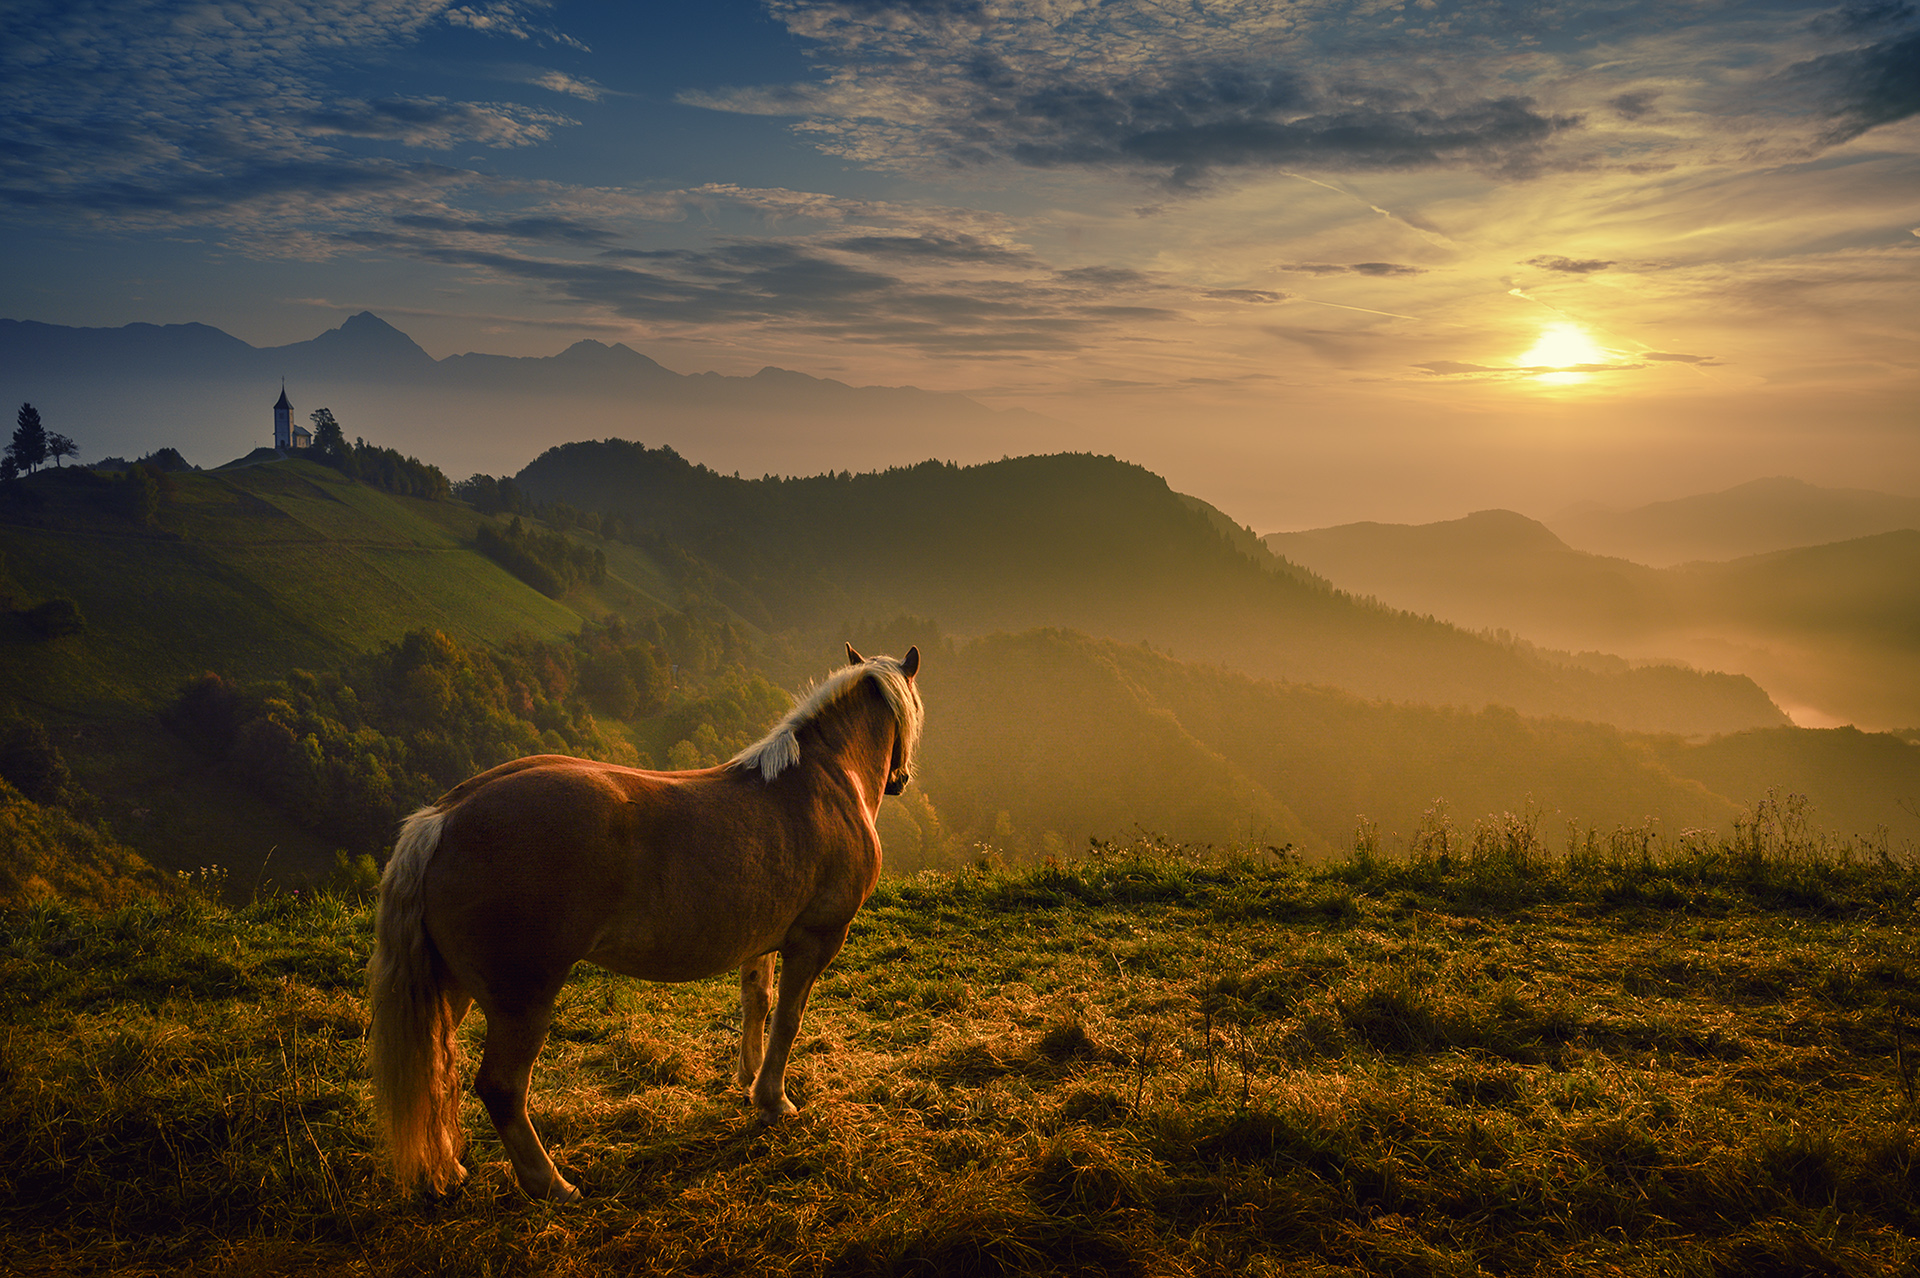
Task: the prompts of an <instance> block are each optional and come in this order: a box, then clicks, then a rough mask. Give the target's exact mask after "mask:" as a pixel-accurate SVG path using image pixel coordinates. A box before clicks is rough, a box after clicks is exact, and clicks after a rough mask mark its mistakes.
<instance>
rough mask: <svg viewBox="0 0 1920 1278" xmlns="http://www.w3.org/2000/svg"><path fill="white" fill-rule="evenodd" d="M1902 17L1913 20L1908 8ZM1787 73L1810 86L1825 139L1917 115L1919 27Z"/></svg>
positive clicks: (1800, 65) (1841, 138)
mask: <svg viewBox="0 0 1920 1278" xmlns="http://www.w3.org/2000/svg"><path fill="white" fill-rule="evenodd" d="M1902 17H1904V18H1906V19H1908V20H1911V19H1912V17H1913V11H1912V10H1911V9H1907V10H1906V11H1905V13H1904V14H1903V15H1902ZM1788 75H1789V78H1790V79H1792V80H1796V81H1799V82H1802V83H1805V84H1809V85H1811V86H1814V87H1815V89H1816V91H1817V92H1818V94H1819V98H1820V101H1821V103H1822V105H1823V107H1824V109H1825V113H1826V115H1827V118H1828V119H1829V121H1830V122H1831V123H1830V126H1829V128H1828V130H1827V133H1826V135H1825V140H1827V141H1829V142H1845V141H1848V140H1850V139H1852V138H1856V137H1858V136H1860V135H1861V134H1862V133H1865V132H1867V131H1868V130H1869V129H1874V128H1878V127H1879V126H1881V125H1883V124H1892V123H1895V122H1896V121H1899V120H1905V119H1908V118H1910V117H1912V116H1914V115H1920V31H1908V32H1905V33H1903V34H1900V35H1897V36H1893V37H1890V38H1888V39H1885V40H1881V41H1879V42H1877V43H1874V44H1870V45H1865V46H1863V47H1861V48H1857V49H1848V50H1846V51H1844V52H1841V53H1829V54H1825V55H1823V56H1821V57H1818V58H1811V59H1808V60H1807V61H1805V62H1801V63H1798V64H1796V65H1795V66H1794V67H1793V68H1792V69H1791V71H1790V72H1789V73H1788Z"/></svg>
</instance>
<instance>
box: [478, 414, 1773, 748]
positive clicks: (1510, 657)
mask: <svg viewBox="0 0 1920 1278" xmlns="http://www.w3.org/2000/svg"><path fill="white" fill-rule="evenodd" d="M516 482H517V483H518V484H519V485H520V487H521V488H522V489H524V490H525V491H526V492H527V493H528V494H530V495H532V496H533V497H534V498H536V499H538V500H544V501H565V502H567V503H569V504H571V505H573V506H576V507H579V508H581V509H584V510H593V511H599V512H603V513H604V514H607V515H610V516H615V517H617V518H619V519H620V520H621V521H623V523H625V524H626V525H627V526H629V527H632V528H634V529H636V530H638V531H639V532H640V533H641V534H651V535H663V536H671V537H673V538H674V539H675V540H676V541H678V542H680V543H681V544H683V545H685V546H686V547H688V548H689V549H691V550H693V551H694V552H695V553H697V554H698V555H699V556H700V557H701V558H703V559H704V560H706V561H707V562H708V563H710V564H712V565H714V566H715V568H716V569H717V570H719V571H720V572H721V573H722V574H724V576H725V578H726V580H727V583H728V585H729V588H730V589H731V590H732V591H733V592H734V593H731V594H723V595H722V597H723V598H725V599H727V601H728V602H729V603H730V604H732V605H733V606H734V607H735V608H736V609H739V610H741V611H743V612H744V613H747V614H748V615H756V616H759V617H762V618H764V624H766V625H768V626H770V627H779V628H796V629H801V630H821V629H825V628H828V627H831V626H832V625H834V624H836V623H840V622H844V621H845V620H846V619H848V618H853V617H862V616H865V617H887V616H891V615H893V614H895V613H900V612H905V613H911V614H915V615H919V616H926V617H932V618H934V619H936V620H938V621H939V622H940V623H941V624H942V625H943V626H945V627H946V628H947V629H948V630H949V631H952V632H955V633H961V634H984V633H989V632H992V631H995V630H1010V631H1012V630H1025V629H1028V628H1032V627H1043V626H1053V627H1061V628H1067V629H1073V630H1079V631H1084V632H1086V633H1089V634H1094V635H1099V636H1102V637H1106V638H1112V639H1116V640H1120V641H1122V642H1127V643H1138V642H1140V641H1142V640H1145V641H1147V642H1151V643H1153V644H1155V645H1158V646H1162V647H1165V648H1168V649H1170V650H1172V651H1173V652H1174V653H1175V654H1176V655H1178V656H1180V657H1182V658H1184V659H1187V660H1199V661H1216V662H1224V663H1225V664H1227V665H1229V666H1232V667H1233V668H1235V669H1237V670H1240V671H1242V672H1244V673H1246V674H1250V675H1255V676H1258V677H1263V678H1273V679H1287V680H1291V681H1295V682H1303V683H1317V684H1326V685H1330V686H1334V687H1340V688H1345V689H1347V690H1349V691H1352V692H1355V693H1357V694H1359V695H1362V696H1367V697H1378V698H1387V699H1391V700H1395V701H1407V702H1424V703H1427V704H1435V705H1461V706H1467V707H1470V708H1474V709H1478V708H1479V707H1481V706H1484V705H1489V704H1497V705H1506V706H1511V707H1514V708H1515V709H1517V710H1519V711H1520V712H1521V713H1523V714H1530V715H1551V716H1564V717H1569V718H1579V719H1589V720H1594V721H1598V722H1606V723H1612V724H1615V725H1617V726H1620V727H1626V728H1633V729H1639V730H1646V731H1672V732H1680V733H1685V734H1689V735H1700V734H1707V733H1712V732H1726V731H1736V730H1739V729H1742V728H1749V727H1770V726H1775V725H1777V724H1781V723H1784V722H1786V719H1785V716H1784V715H1782V714H1781V713H1780V711H1779V710H1778V708H1777V707H1775V706H1774V705H1772V703H1771V702H1770V701H1768V699H1767V697H1766V695H1765V694H1764V693H1762V692H1761V691H1760V689H1759V688H1758V687H1757V686H1755V685H1754V684H1753V683H1751V682H1750V681H1748V680H1745V679H1742V678H1738V677H1727V676H1720V675H1706V674H1696V673H1694V672H1691V671H1684V670H1674V669H1670V670H1667V671H1663V672H1659V673H1653V674H1649V673H1647V672H1643V671H1628V670H1625V669H1609V668H1605V667H1599V668H1596V667H1593V666H1588V665H1581V664H1578V663H1574V662H1571V661H1561V660H1555V659H1553V658H1552V657H1550V656H1547V655H1543V654H1540V653H1537V652H1534V651H1531V650H1529V649H1527V648H1525V647H1523V646H1520V645H1514V644H1508V643H1500V642H1495V641H1492V640H1489V639H1487V638H1484V637H1481V636H1478V635H1474V634H1470V633H1467V632H1466V631H1463V630H1461V629H1459V628H1457V627H1455V626H1452V625H1449V624H1446V623H1444V622H1440V621H1436V620H1434V619H1433V618H1431V617H1422V616H1415V615H1412V614H1410V613H1406V612H1401V611H1397V610H1394V609H1391V608H1385V607H1381V606H1377V605H1374V604H1371V603H1369V602H1365V601H1361V600H1356V599H1354V598H1352V597H1350V596H1348V595H1344V594H1342V593H1340V592H1338V591H1336V590H1333V589H1331V588H1329V587H1328V586H1327V584H1326V583H1325V582H1323V581H1320V580H1318V579H1315V578H1314V577H1313V576H1312V575H1311V574H1309V573H1300V572H1291V571H1284V570H1279V571H1276V568H1280V567H1282V566H1280V565H1276V564H1273V563H1263V562H1261V561H1260V560H1259V559H1258V558H1257V557H1256V556H1255V554H1254V553H1252V551H1251V550H1250V549H1249V548H1243V547H1242V546H1238V545H1236V544H1235V541H1234V539H1233V538H1232V537H1231V536H1230V535H1229V532H1228V531H1227V530H1223V529H1222V528H1220V527H1218V526H1217V525H1216V521H1215V520H1214V519H1213V518H1210V517H1209V515H1208V513H1207V511H1206V510H1204V509H1196V508H1195V505H1194V504H1192V503H1190V502H1189V501H1188V500H1186V499H1183V498H1182V497H1180V496H1179V495H1178V494H1176V493H1174V492H1172V491H1171V490H1170V489H1169V488H1168V487H1167V485H1166V482H1165V481H1164V480H1162V479H1161V478H1160V477H1159V476H1157V475H1154V474H1152V473H1151V472H1148V471H1146V470H1143V469H1141V468H1140V467H1138V466H1132V465H1128V464H1126V463H1123V462H1119V461H1115V460H1114V459H1112V458H1107V457H1092V456H1080V455H1060V456H1050V457H1020V458H1012V459H1008V460H1005V461H1001V462H998V463H994V464H991V465H985V466H971V467H958V466H952V465H943V464H941V463H938V462H926V463H923V464H921V465H918V466H913V467H908V468H903V469H896V470H890V471H886V472H883V473H875V474H866V475H847V474H839V475H821V476H815V477H813V478H808V479H775V478H766V479H759V480H746V479H739V478H732V477H728V476H725V475H719V474H716V473H714V472H713V471H710V470H707V469H706V468H704V467H699V466H694V465H692V464H690V463H688V462H687V461H685V460H684V459H682V458H681V457H679V456H678V455H677V454H675V453H673V452H672V451H671V450H670V449H665V448H661V449H647V448H644V447H642V446H640V445H637V444H630V443H627V442H625V441H621V440H607V441H604V442H600V443H579V444H568V445H565V446H563V447H560V448H555V449H549V450H548V451H547V452H545V453H543V454H542V455H541V456H540V457H539V458H537V459H536V460H535V461H534V462H533V463H532V464H530V465H529V466H528V467H527V468H526V469H525V470H523V471H521V472H520V474H519V475H518V476H516ZM1216 513H1217V512H1216ZM743 596H744V598H743ZM755 609H757V610H758V611H757V612H755V611H753V610H755Z"/></svg>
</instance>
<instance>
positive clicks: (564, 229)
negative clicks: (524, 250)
mask: <svg viewBox="0 0 1920 1278" xmlns="http://www.w3.org/2000/svg"><path fill="white" fill-rule="evenodd" d="M393 223H394V225H395V226H404V227H407V228H409V229H411V230H423V231H454V232H459V233H462V234H467V235H497V236H503V237H507V238H511V239H521V240H546V241H551V242H557V243H564V244H582V245H604V244H608V243H611V242H612V240H613V235H612V233H611V232H609V231H607V230H606V229H605V228H604V227H599V226H594V225H592V224H590V223H586V222H581V221H578V220H575V219H573V218H565V217H517V218H506V219H503V220H495V221H488V220H484V219H481V218H458V217H445V216H439V215H434V214H427V213H402V214H399V215H397V216H395V217H394V219H393Z"/></svg>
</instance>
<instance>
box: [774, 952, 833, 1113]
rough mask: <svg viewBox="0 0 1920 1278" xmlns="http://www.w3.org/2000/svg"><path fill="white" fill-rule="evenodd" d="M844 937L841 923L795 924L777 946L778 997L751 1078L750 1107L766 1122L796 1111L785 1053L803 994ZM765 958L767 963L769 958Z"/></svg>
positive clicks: (803, 1001) (794, 1031)
mask: <svg viewBox="0 0 1920 1278" xmlns="http://www.w3.org/2000/svg"><path fill="white" fill-rule="evenodd" d="M846 941H847V929H846V928H845V927H841V928H838V929H835V930H833V931H827V932H812V931H802V930H801V929H799V928H797V927H796V928H795V929H794V930H793V931H791V932H789V933H787V938H786V941H785V942H784V943H783V944H782V945H781V947H780V1001H779V1002H778V1003H777V1004H775V1005H774V1009H773V1032H772V1034H770V1035H769V1036H768V1038H767V1055H766V1059H765V1060H763V1061H761V1062H760V1072H759V1075H758V1076H757V1077H755V1079H754V1081H753V1104H754V1108H756V1109H758V1110H759V1111H760V1117H761V1118H762V1119H764V1120H765V1121H767V1122H769V1123H771V1122H773V1121H775V1120H776V1119H780V1118H784V1117H786V1116H787V1115H788V1114H793V1113H797V1112H799V1111H798V1110H797V1109H796V1108H795V1107H794V1104H793V1102H792V1101H790V1100H788V1099H787V1057H788V1056H789V1055H790V1054H791V1053H792V1051H793V1040H794V1036H795V1035H797V1034H798V1033H799V1032H800V1017H801V1016H802V1015H803V1014H804V1013H805V1012H806V1010H807V995H808V994H810V993H812V992H813V983H814V981H816V980H818V979H819V977H820V973H821V972H823V971H825V970H826V967H827V964H829V963H831V962H833V956H834V955H836V954H838V953H839V952H840V947H841V946H842V945H844V944H846ZM768 962H769V964H771V962H772V960H771V958H769V960H768Z"/></svg>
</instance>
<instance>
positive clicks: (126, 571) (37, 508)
mask: <svg viewBox="0 0 1920 1278" xmlns="http://www.w3.org/2000/svg"><path fill="white" fill-rule="evenodd" d="M165 483H166V491H165V493H164V495H163V497H162V501H161V504H160V508H159V513H158V515H157V518H156V519H155V521H154V522H153V523H151V524H148V523H145V522H143V521H141V520H140V519H138V518H136V517H135V516H134V515H133V514H131V513H130V512H129V508H128V505H127V484H128V481H127V480H125V479H122V478H115V477H111V476H109V475H105V474H96V473H94V472H91V471H87V470H82V469H65V470H57V471H54V472H48V473H42V474H40V475H36V476H34V477H33V478H32V480H31V481H30V482H25V481H23V482H21V483H18V484H15V485H11V486H10V487H9V490H8V491H6V492H5V493H4V495H0V568H3V569H4V573H3V574H0V583H10V584H7V586H6V590H7V592H8V593H9V594H11V595H12V596H13V598H12V601H11V602H12V605H13V606H12V608H11V609H10V610H9V611H7V612H6V613H5V614H4V615H0V651H3V652H4V659H0V718H4V717H5V716H6V715H8V714H15V715H18V714H24V715H27V716H30V717H31V718H33V719H36V720H43V721H45V722H46V723H47V725H48V726H49V728H51V729H52V730H53V732H54V735H55V737H56V738H57V739H58V741H59V745H60V748H61V750H62V751H63V753H64V754H65V756H66V757H67V758H68V760H69V761H70V763H71V765H72V767H73V769H74V771H75V773H76V776H77V779H78V780H79V782H80V783H81V785H82V786H83V787H84V788H85V789H86V790H88V791H91V792H92V793H94V794H96V795H99V796H101V798H102V799H103V801H104V802H105V806H106V813H105V814H106V815H107V817H108V818H109V819H110V820H111V822H112V824H113V826H114V828H115V829H116V831H117V832H118V833H119V835H120V836H121V837H122V838H124V839H126V840H127V841H128V842H129V843H131V844H133V845H134V846H135V847H136V848H137V849H138V850H140V851H142V852H143V853H147V854H149V855H150V858H151V859H153V860H154V861H155V862H156V863H157V864H160V865H161V866H163V867H164V868H168V869H172V870H193V869H196V868H198V867H200V866H211V867H218V868H221V869H224V870H227V871H229V872H231V873H233V874H235V875H237V876H253V875H255V874H257V873H258V872H259V871H260V868H261V866H262V864H263V862H265V861H266V860H267V858H268V856H269V852H270V850H272V852H271V855H272V858H273V861H272V864H273V866H274V868H275V869H277V870H279V871H283V872H285V873H287V874H290V875H292V877H293V878H294V879H295V880H298V879H303V878H311V877H313V876H314V875H316V874H318V873H321V872H323V871H324V870H326V869H327V868H329V867H330V866H331V864H332V853H333V847H332V845H331V844H330V843H329V842H328V841H327V840H325V839H323V838H321V837H319V836H318V835H316V834H315V832H314V831H312V830H310V829H307V828H304V827H303V826H301V825H300V824H298V823H296V822H294V821H291V820H289V819H287V818H286V816H285V815H284V814H282V813H280V812H278V811H277V810H275V809H274V808H273V807H271V806H270V805H266V804H263V803H262V802H261V801H260V800H259V799H258V798H257V797H256V796H254V795H253V794H251V793H250V792H249V791H247V790H246V789H245V788H244V787H242V786H241V785H239V784H238V783H237V782H236V781H235V780H234V778H233V777H231V776H230V775H228V774H226V773H224V772H222V771H221V770H220V769H218V768H214V767H211V766H209V765H208V764H207V763H206V762H205V761H204V760H201V759H200V758H198V757H197V756H195V755H194V754H193V753H192V752H191V751H189V750H187V749H185V748H184V746H183V744H182V742H181V741H180V740H179V739H178V738H177V737H175V736H174V735H173V734H171V733H169V732H168V731H166V730H165V729H164V728H162V727H161V726H160V723H159V721H158V719H157V718H156V717H155V712H156V711H157V710H159V709H161V708H162V707H163V706H165V705H167V704H168V703H169V702H171V701H172V700H173V699H174V698H175V697H176V696H178V695H179V692H180V689H181V686H182V684H183V683H184V682H185V681H186V680H188V679H190V678H193V677H195V676H198V675H200V674H201V673H203V672H206V671H214V672H217V673H219V674H220V675H222V676H223V677H225V678H228V679H231V680H235V681H240V682H248V681H258V680H271V679H280V678H284V677H285V676H286V675H287V673H288V672H289V671H292V670H296V669H304V670H333V669H338V668H340V667H342V666H344V665H345V664H346V663H348V662H349V661H351V660H352V659H353V658H355V657H356V656H358V655H360V654H365V653H369V652H372V651H374V650H376V649H378V648H380V647H382V646H383V645H386V644H390V643H393V642H395V641H397V640H399V639H400V638H401V637H402V636H403V635H405V634H406V633H408V632H409V631H414V630H420V629H423V628H424V629H431V630H438V631H441V632H443V633H445V634H447V635H449V636H452V637H453V638H455V639H456V640H459V641H461V642H464V643H469V644H498V643H501V642H504V641H506V640H508V639H510V638H512V637H514V636H530V637H532V638H535V639H542V640H555V639H560V638H562V637H564V636H568V635H571V634H574V633H575V632H578V631H579V630H580V628H581V626H582V624H583V622H584V621H585V619H586V618H587V617H588V616H599V615H601V614H604V613H606V612H608V611H610V610H612V609H619V610H622V611H625V612H627V613H628V614H629V615H634V616H645V615H647V614H649V613H652V612H658V611H661V610H663V608H664V604H662V603H661V601H660V600H658V599H657V598H656V597H655V595H654V593H653V592H656V591H660V590H663V589H666V588H668V584H667V578H666V575H665V574H664V573H663V572H662V570H661V569H660V568H659V567H658V566H657V565H656V564H654V563H653V562H652V561H651V560H650V559H649V558H648V557H647V555H646V554H645V552H643V551H640V550H637V549H635V548H632V547H619V548H617V549H616V550H615V552H614V554H613V555H612V556H611V557H610V559H609V567H608V571H607V578H606V580H605V581H604V582H602V583H601V584H600V585H599V586H597V587H593V588H590V589H588V588H583V589H580V590H576V591H574V592H572V593H571V594H570V595H569V596H568V597H567V598H566V599H564V600H553V599H549V598H546V597H545V596H543V595H541V594H540V593H539V592H537V591H535V590H533V589H531V588H529V587H528V586H526V585H524V584H522V583H521V582H519V581H517V580H515V579H514V578H513V577H512V576H511V575H510V574H508V573H507V572H506V571H505V570H504V569H502V568H501V567H499V566H498V565H497V564H495V563H493V562H492V561H491V560H489V559H487V558H486V557H484V556H483V555H481V554H479V553H478V552H477V551H476V550H474V549H473V548H472V539H473V535H474V531H475V529H476V528H477V526H478V525H479V523H480V522H481V520H482V518H483V517H482V516H481V515H479V514H478V513H477V512H475V511H474V510H473V509H471V508H470V507H468V506H466V505H464V504H462V503H459V502H448V501H424V500H418V499H414V498H409V497H399V496H394V495H392V494H388V493H383V492H380V491H377V490H375V489H373V488H370V487H367V486H365V485H362V484H359V483H357V482H355V481H353V480H351V479H348V478H346V477H344V476H343V475H341V474H340V473H339V472H337V471H335V470H332V469H329V468H327V467H325V466H320V465H316V464H313V463H310V462H306V461H299V460H287V461H280V462H274V463H270V464H266V465H257V466H247V467H239V468H231V469H226V470H221V471H216V472H210V473H195V472H181V473H175V474H172V475H169V476H168V477H167V478H166V481H165ZM50 598H68V599H71V600H73V601H74V603H75V604H76V605H77V606H78V610H79V614H80V616H81V617H82V618H83V619H84V623H85V625H84V629H83V630H82V631H81V632H80V633H77V634H67V635H61V636H58V637H55V638H42V637H40V636H38V635H36V634H34V633H33V632H32V630H31V629H30V628H29V627H28V625H27V624H26V623H25V622H24V620H23V619H22V611H23V609H24V608H25V607H26V606H28V605H31V604H35V603H39V602H41V601H44V600H47V599H50Z"/></svg>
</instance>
